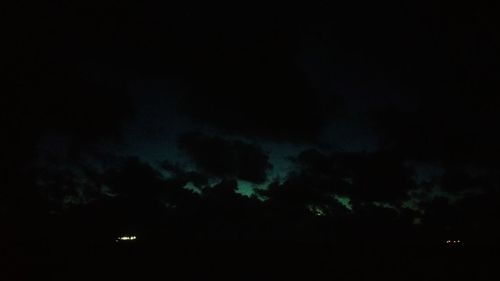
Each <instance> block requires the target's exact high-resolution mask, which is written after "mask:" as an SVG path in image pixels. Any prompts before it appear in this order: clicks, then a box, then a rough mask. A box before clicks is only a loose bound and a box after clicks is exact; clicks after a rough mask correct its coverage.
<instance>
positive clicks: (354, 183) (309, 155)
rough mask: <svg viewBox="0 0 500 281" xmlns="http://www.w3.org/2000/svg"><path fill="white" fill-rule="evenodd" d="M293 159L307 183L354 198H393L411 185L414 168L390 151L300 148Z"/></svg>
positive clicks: (396, 199) (386, 200)
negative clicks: (369, 151)
mask: <svg viewBox="0 0 500 281" xmlns="http://www.w3.org/2000/svg"><path fill="white" fill-rule="evenodd" d="M295 162H296V164H297V165H298V169H299V170H298V173H300V174H302V175H304V176H307V177H308V180H306V182H310V185H312V186H315V183H318V184H317V186H322V188H326V189H327V190H328V189H330V190H331V192H334V193H336V194H341V195H347V196H350V197H352V198H353V199H355V200H358V199H360V200H369V201H383V202H395V201H399V200H402V199H404V198H406V197H407V196H408V195H407V193H408V191H410V190H412V189H414V188H415V187H416V184H415V182H414V171H413V169H412V167H410V166H407V165H406V164H405V163H404V159H403V158H401V157H399V156H398V155H396V154H393V153H390V152H383V151H379V152H375V153H332V154H329V155H328V154H323V153H321V152H319V151H316V150H308V151H304V152H302V153H301V154H299V156H298V157H297V158H295Z"/></svg>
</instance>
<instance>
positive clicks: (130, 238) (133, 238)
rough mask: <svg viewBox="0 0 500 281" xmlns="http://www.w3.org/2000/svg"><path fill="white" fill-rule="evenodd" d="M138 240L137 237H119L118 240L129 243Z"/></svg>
mask: <svg viewBox="0 0 500 281" xmlns="http://www.w3.org/2000/svg"><path fill="white" fill-rule="evenodd" d="M135 239H137V236H120V237H118V240H121V241H128V240H135Z"/></svg>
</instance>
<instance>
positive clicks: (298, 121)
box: [182, 23, 338, 142]
mask: <svg viewBox="0 0 500 281" xmlns="http://www.w3.org/2000/svg"><path fill="white" fill-rule="evenodd" d="M218 30H219V32H217V33H214V32H207V34H203V37H204V36H206V37H207V39H206V40H209V41H202V42H199V43H202V44H203V48H197V47H195V48H194V50H193V51H194V54H193V57H192V58H191V63H192V65H193V66H192V70H191V71H190V73H189V74H188V77H189V79H191V80H190V82H189V83H190V85H191V89H190V91H189V93H188V94H187V95H185V96H184V97H183V99H182V103H183V105H184V107H185V108H186V109H187V110H188V111H189V112H190V114H191V115H192V116H194V117H195V119H196V120H198V121H199V122H202V123H207V124H209V125H211V126H214V127H216V128H219V129H223V130H225V131H227V132H229V133H233V134H241V135H245V136H260V137H265V138H271V139H275V140H280V141H292V142H295V141H298V142H310V141H317V140H318V137H319V136H320V134H321V132H322V129H323V128H324V126H325V123H326V121H327V119H328V117H329V116H332V114H333V113H334V112H336V110H337V109H338V104H337V103H336V102H335V99H334V98H328V99H327V97H324V96H321V95H319V94H318V92H317V91H316V90H315V89H314V87H313V86H312V85H311V82H310V81H308V80H307V77H306V74H305V73H304V72H303V70H301V66H300V63H299V59H298V56H299V51H298V49H297V48H298V47H299V46H298V44H299V42H297V39H296V38H295V37H293V34H289V33H290V32H293V31H291V30H290V29H288V30H282V29H281V28H280V27H279V26H277V25H276V24H274V23H269V24H267V23H266V24H264V23H263V24H262V25H257V26H253V25H252V26H248V25H247V24H241V23H236V24H235V25H234V26H232V27H228V26H224V28H223V29H218ZM327 100H328V101H329V102H326V101H327Z"/></svg>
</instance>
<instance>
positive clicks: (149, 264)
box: [1, 237, 500, 280]
mask: <svg viewBox="0 0 500 281" xmlns="http://www.w3.org/2000/svg"><path fill="white" fill-rule="evenodd" d="M78 239H81V237H79V238H78ZM368 241H369V240H368V239H367V240H361V241H352V240H351V241H343V242H336V243H333V242H332V243H323V242H318V243H301V242H297V241H287V240H286V239H283V240H280V241H270V240H267V241H258V242H257V241H245V242H236V241H232V242H231V241H227V240H226V241H222V240H218V241H217V240H216V239H212V240H210V241H208V240H203V241H201V240H198V241H196V242H193V241H187V240H183V239H178V240H169V241H168V242H167V241H163V240H161V239H159V238H158V237H156V238H148V239H141V237H138V239H137V240H135V241H128V242H114V241H92V242H90V241H78V240H72V239H71V238H68V239H64V241H55V239H48V240H45V241H41V240H37V239H36V238H34V239H32V240H31V241H29V242H28V241H25V242H23V243H18V245H16V246H14V245H12V244H11V245H10V246H4V247H3V249H2V252H3V253H2V257H1V262H2V264H1V277H2V278H1V280H206V279H214V280H290V279H293V280H496V277H497V276H496V275H498V274H497V273H498V270H500V269H499V264H498V261H500V259H499V256H498V253H499V252H498V248H497V247H496V246H491V245H489V244H487V243H483V244H476V245H469V244H465V243H463V244H462V245H458V246H449V245H446V244H433V245H424V244H411V243H401V242H398V243H395V242H388V241H385V242H379V243H377V242H375V241H370V242H368Z"/></svg>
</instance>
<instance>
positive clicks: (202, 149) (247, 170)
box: [179, 133, 272, 183]
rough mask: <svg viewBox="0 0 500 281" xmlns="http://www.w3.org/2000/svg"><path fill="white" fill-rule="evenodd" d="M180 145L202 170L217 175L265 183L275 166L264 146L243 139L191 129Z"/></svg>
mask: <svg viewBox="0 0 500 281" xmlns="http://www.w3.org/2000/svg"><path fill="white" fill-rule="evenodd" d="M179 147H180V148H181V149H182V150H184V151H185V152H186V153H187V154H188V155H189V157H191V159H192V160H193V161H194V163H195V164H196V165H197V166H198V167H199V168H200V169H201V170H202V171H204V172H206V173H208V174H210V175H212V176H216V177H222V178H224V177H235V178H238V179H242V180H247V181H250V182H255V183H261V182H264V181H265V180H266V178H267V172H268V170H269V169H271V168H272V166H271V164H270V163H269V159H268V156H267V154H266V153H265V152H264V151H263V150H262V149H261V148H260V147H258V146H255V145H252V144H249V143H245V142H242V141H230V140H226V139H223V138H220V137H213V136H209V135H205V134H202V133H188V134H186V135H184V136H182V137H181V138H180V140H179Z"/></svg>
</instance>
